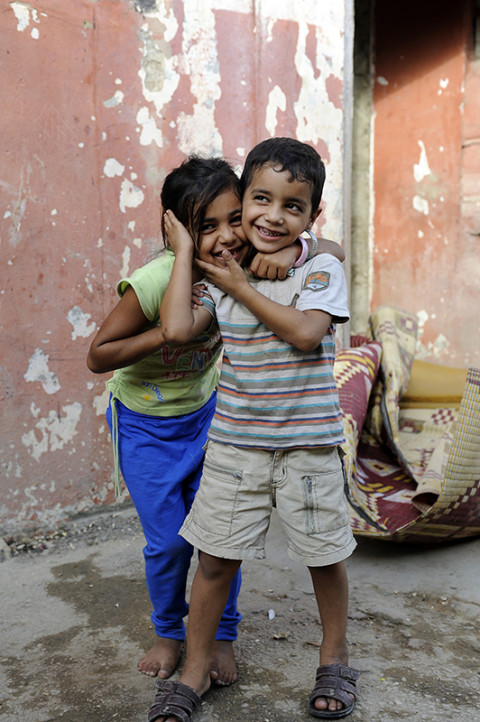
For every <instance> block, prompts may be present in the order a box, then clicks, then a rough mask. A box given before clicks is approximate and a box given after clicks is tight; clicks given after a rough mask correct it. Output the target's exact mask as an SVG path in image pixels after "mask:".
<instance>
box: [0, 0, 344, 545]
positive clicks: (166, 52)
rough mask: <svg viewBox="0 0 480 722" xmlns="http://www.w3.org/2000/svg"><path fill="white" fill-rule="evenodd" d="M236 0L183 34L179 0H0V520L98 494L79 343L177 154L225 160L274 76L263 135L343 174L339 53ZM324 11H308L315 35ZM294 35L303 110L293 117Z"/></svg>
mask: <svg viewBox="0 0 480 722" xmlns="http://www.w3.org/2000/svg"><path fill="white" fill-rule="evenodd" d="M244 4H245V3H243V4H242V3H240V5H241V6H242V7H238V9H237V6H238V5H239V3H238V2H237V3H235V2H229V0H225V2H224V3H223V5H224V9H218V8H219V6H220V5H221V3H218V2H215V3H214V7H216V8H217V9H216V10H215V12H214V21H215V22H214V28H213V30H212V38H210V39H209V37H207V36H206V35H205V33H206V29H205V27H204V26H203V25H202V23H201V22H198V23H197V24H196V25H194V32H193V34H192V32H191V31H190V35H189V36H188V37H187V21H188V20H189V18H186V17H185V12H186V8H187V5H188V7H189V8H190V12H193V11H192V8H194V7H195V4H194V3H184V2H181V1H180V0H172V1H168V0H165V2H163V1H161V0H158V2H157V6H156V7H157V8H158V9H159V12H158V13H154V12H153V11H152V12H150V13H149V12H148V10H149V9H150V10H152V8H153V9H155V4H154V3H151V2H143V3H142V2H137V3H133V2H130V1H129V0H118V1H116V2H111V1H110V0H97V1H94V0H41V1H39V2H36V3H30V4H27V3H19V2H11V3H6V4H3V5H2V9H1V11H0V18H1V27H2V29H1V32H0V57H1V60H2V133H1V134H0V153H1V170H0V193H1V201H0V203H1V205H0V237H1V245H0V253H1V260H0V267H1V269H2V271H1V272H2V284H1V294H0V311H1V318H2V335H1V359H0V384H1V392H2V415H1V421H0V424H1V427H0V436H1V448H0V452H1V454H0V469H1V472H0V473H1V476H0V529H3V530H6V531H12V530H16V529H20V528H25V527H32V526H46V525H51V526H54V525H55V524H57V523H59V522H61V521H62V520H63V519H65V518H67V517H68V516H71V515H72V514H76V513H78V512H81V511H83V510H88V509H91V508H92V507H93V506H95V505H102V504H108V503H111V502H112V501H113V499H114V496H113V483H112V474H111V472H112V456H111V448H110V442H109V438H108V433H107V429H106V424H105V421H104V409H105V405H106V401H105V399H106V395H105V393H104V384H105V380H106V378H107V377H108V376H100V377H98V376H94V375H93V374H90V372H89V371H88V370H87V368H86V365H85V357H86V353H87V350H88V347H89V345H90V342H91V340H92V338H93V334H94V333H95V330H96V328H97V327H98V324H99V323H100V322H101V321H102V319H103V318H104V317H105V315H106V314H107V313H108V311H109V310H110V309H111V308H112V307H113V305H114V303H115V302H116V297H115V293H114V287H115V284H116V282H117V281H118V280H119V278H120V277H121V276H122V275H126V274H128V273H130V272H131V271H133V270H134V268H136V267H137V266H139V265H141V264H143V263H144V262H145V261H146V260H147V259H148V257H149V256H150V255H151V254H152V252H154V251H155V249H157V248H158V247H159V245H160V239H159V236H158V229H159V222H160V208H159V203H158V195H159V191H160V188H161V183H162V180H163V178H164V176H165V174H166V173H167V172H168V171H169V170H170V169H171V168H173V167H174V166H175V165H177V164H178V163H179V162H180V161H181V160H182V159H183V158H184V156H185V153H187V152H190V151H192V150H196V151H200V152H217V153H222V152H223V153H224V154H225V155H226V156H227V157H228V158H229V159H230V160H232V161H234V162H236V163H239V164H241V163H242V161H243V158H244V155H245V150H248V149H249V148H250V147H251V146H252V145H254V144H255V143H256V142H257V141H258V140H260V139H263V138H265V137H268V136H269V135H270V131H271V126H269V128H267V120H266V119H267V110H268V106H269V103H270V100H269V94H270V93H271V92H274V91H275V86H278V87H279V88H280V89H281V93H283V94H284V97H285V99H286V104H285V109H284V110H282V109H281V108H279V109H277V112H276V127H275V134H276V135H280V134H290V135H299V134H300V133H301V138H302V140H307V141H310V142H312V143H313V144H314V145H315V144H316V145H317V147H318V148H319V150H320V152H321V153H322V154H323V155H325V156H326V161H327V168H328V164H329V163H330V158H331V157H334V158H336V164H337V166H336V170H334V172H336V173H337V175H340V177H341V175H342V172H343V170H342V162H343V161H342V152H343V132H342V122H343V120H342V107H341V104H342V96H341V88H342V83H343V78H342V68H341V67H340V68H339V67H338V66H337V65H335V63H334V62H333V61H332V53H331V51H330V50H329V48H328V47H327V48H326V49H325V50H323V49H322V48H321V47H320V46H319V43H318V42H317V38H318V27H317V26H315V25H314V24H311V25H308V27H307V29H306V33H304V36H302V38H303V37H305V40H303V39H300V36H301V34H300V29H299V28H300V24H299V23H297V22H296V21H295V20H294V19H292V18H288V17H283V18H282V17H280V18H275V17H273V18H268V19H265V18H263V19H262V22H259V20H258V18H255V17H254V16H253V15H252V14H251V12H246V11H245V8H243V5H244ZM208 5H209V3H208V2H207V3H205V4H199V5H197V6H196V7H197V9H198V11H199V12H202V11H203V10H204V9H205V7H206V6H208ZM136 7H137V9H138V8H141V7H143V8H144V9H145V10H146V12H145V13H144V14H143V15H142V14H141V13H140V12H138V11H137V10H136ZM265 7H266V5H265ZM286 7H290V5H288V4H287V6H286ZM335 7H337V5H336V4H335ZM202 9H203V10H202ZM160 11H161V12H160ZM331 22H332V21H331V20H330V19H328V18H327V15H325V17H324V18H323V19H322V18H319V20H318V23H323V24H324V25H325V27H324V31H325V35H326V37H328V38H331V37H333V36H334V35H335V33H334V32H332V30H331V29H330V28H329V27H328V23H331ZM254 26H255V28H256V33H255V35H254V34H253V32H252V30H253V28H254ZM305 27H306V25H305V23H304V24H303V25H302V28H304V29H305ZM333 30H335V28H333ZM336 30H337V31H338V34H339V36H341V34H342V31H343V28H340V29H338V28H337V29H336ZM202 33H203V35H202ZM342 42H343V41H342ZM299 48H300V57H302V52H304V53H305V58H306V60H307V61H308V63H309V64H310V65H311V66H312V75H311V82H312V83H313V86H312V88H310V89H309V88H307V90H309V92H311V93H312V99H313V100H315V98H316V97H317V98H319V101H318V102H315V113H316V114H318V122H317V121H316V117H317V116H316V115H315V116H313V115H312V116H310V117H309V120H308V122H305V123H303V122H302V120H301V118H300V119H299V116H298V108H297V107H296V103H297V101H298V98H299V94H300V92H301V91H305V88H306V83H307V81H306V78H305V77H303V78H302V77H300V73H299V72H298V70H297V69H296V63H298V62H299V60H298V58H299V55H298V52H299ZM342 52H343V48H340V55H341V53H342ZM295 53H297V55H295ZM210 55H212V58H213V60H211V58H210ZM204 61H205V67H206V68H207V70H206V71H205V72H203V74H202V73H200V77H199V78H198V77H196V76H195V73H196V72H197V71H198V69H199V67H200V66H201V67H200V70H202V68H203V65H201V64H202V63H203V62H204ZM322 63H323V64H324V65H325V66H329V67H330V68H331V70H330V71H329V75H330V76H331V77H330V80H329V87H330V91H331V94H332V99H330V98H329V97H328V94H327V93H325V92H324V87H325V81H326V80H327V74H326V73H325V72H324V71H322V72H321V71H320V66H321V64H322ZM142 73H144V77H143V78H142V77H141V75H142ZM172 78H173V80H172ZM175 79H176V80H178V83H177V85H175V83H174V82H173V81H175V82H176V80H175ZM169 82H172V83H173V84H172V86H171V88H170V90H169V91H168V92H167V90H168V87H169V86H168V83H169ZM195 83H197V85H195ZM202 83H204V86H205V87H204V89H203V91H201V90H200V91H199V89H198V85H200V86H201V85H202ZM200 92H204V94H205V96H204V97H203V98H201V99H199V93H200ZM339 106H340V107H339ZM142 113H143V115H142ZM196 114H197V115H196ZM197 117H199V118H200V120H197ZM320 118H321V121H322V122H320ZM315 122H316V125H315ZM309 123H310V125H309ZM329 127H331V128H332V132H331V133H330V135H329V132H328V128H329ZM149 132H150V133H151V134H152V137H151V138H150V139H149V138H148V134H149ZM334 177H335V175H334ZM335 194H336V195H337V196H338V192H337V190H336V189H335V190H334V194H333V195H334V196H335ZM327 205H328V203H327ZM341 208H342V207H341V206H339V205H338V200H337V205H336V206H335V209H336V210H335V213H337V216H336V219H337V220H336V223H337V227H338V228H339V231H340V232H339V233H338V234H337V236H336V237H337V238H338V240H342V237H341V229H342V225H341V221H342V212H341ZM327 210H328V209H326V210H325V211H324V214H327ZM332 216H334V213H333V212H332V213H330V214H327V217H330V218H332Z"/></svg>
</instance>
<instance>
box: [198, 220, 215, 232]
mask: <svg viewBox="0 0 480 722" xmlns="http://www.w3.org/2000/svg"><path fill="white" fill-rule="evenodd" d="M213 228H214V225H213V223H204V224H203V225H201V226H200V234H204V233H210V231H211V230H213Z"/></svg>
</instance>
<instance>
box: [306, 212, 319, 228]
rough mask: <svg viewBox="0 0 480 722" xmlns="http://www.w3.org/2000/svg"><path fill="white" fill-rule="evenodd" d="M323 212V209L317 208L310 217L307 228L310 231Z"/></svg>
mask: <svg viewBox="0 0 480 722" xmlns="http://www.w3.org/2000/svg"><path fill="white" fill-rule="evenodd" d="M321 212H322V209H321V208H317V210H316V211H314V212H313V213H312V215H311V216H310V221H309V223H308V226H307V228H308V230H310V228H311V227H312V226H313V224H314V223H315V221H316V220H317V218H318V216H319V215H320V213H321Z"/></svg>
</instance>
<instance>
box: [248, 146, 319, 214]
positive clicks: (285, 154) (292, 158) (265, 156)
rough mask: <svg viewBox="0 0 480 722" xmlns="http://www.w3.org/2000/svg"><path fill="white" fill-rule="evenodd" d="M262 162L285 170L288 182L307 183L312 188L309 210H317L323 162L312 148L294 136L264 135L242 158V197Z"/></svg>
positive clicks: (276, 168) (280, 170) (279, 169)
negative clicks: (288, 175)
mask: <svg viewBox="0 0 480 722" xmlns="http://www.w3.org/2000/svg"><path fill="white" fill-rule="evenodd" d="M264 165H270V166H273V167H274V168H275V170H278V171H279V172H282V171H288V173H290V176H291V180H292V181H293V180H297V181H301V182H303V183H308V184H309V185H310V186H311V189H312V211H316V210H317V208H318V206H319V205H320V201H321V200H322V191H323V186H324V183H325V165H324V163H323V161H322V159H321V157H320V155H319V154H318V153H317V151H316V150H315V148H313V147H312V146H311V145H308V144H307V143H302V142H301V141H299V140H296V139H295V138H268V139H267V140H264V141H262V142H261V143H258V145H256V146H255V147H254V148H252V150H251V151H250V153H249V154H248V155H247V158H246V161H245V165H244V168H243V173H242V176H241V178H240V190H241V194H242V197H243V194H244V193H245V191H246V189H247V188H248V186H249V185H250V184H251V182H252V178H253V174H254V173H255V171H256V170H258V169H259V168H261V167H262V166H264Z"/></svg>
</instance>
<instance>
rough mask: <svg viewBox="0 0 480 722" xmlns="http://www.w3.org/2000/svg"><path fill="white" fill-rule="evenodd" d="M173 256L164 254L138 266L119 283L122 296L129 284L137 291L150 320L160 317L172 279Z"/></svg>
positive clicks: (118, 290) (118, 286) (118, 291)
mask: <svg viewBox="0 0 480 722" xmlns="http://www.w3.org/2000/svg"><path fill="white" fill-rule="evenodd" d="M172 267H173V258H170V256H169V254H166V253H165V254H162V255H161V256H159V257H158V258H155V259H154V260H153V261H150V263H147V264H146V265H145V266H142V267H141V268H138V269H137V270H136V271H134V272H133V273H132V275H131V276H129V277H128V278H122V280H121V281H120V282H119V283H118V284H117V293H118V295H119V296H120V298H121V297H122V296H123V294H124V293H125V291H126V290H127V288H128V287H129V286H131V287H132V288H133V290H134V291H135V293H136V295H137V298H138V301H139V303H140V306H141V308H142V311H143V313H144V314H145V316H146V318H147V319H148V320H149V321H156V320H158V317H159V312H160V304H161V303H162V298H163V296H164V294H165V291H166V289H167V286H168V282H169V280H170V275H171V272H172Z"/></svg>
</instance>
